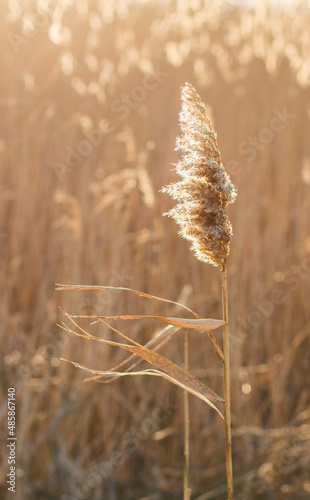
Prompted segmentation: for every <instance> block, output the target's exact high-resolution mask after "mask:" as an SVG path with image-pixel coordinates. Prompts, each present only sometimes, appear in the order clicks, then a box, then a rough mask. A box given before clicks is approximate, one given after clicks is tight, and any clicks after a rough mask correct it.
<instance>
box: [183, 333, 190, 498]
mask: <svg viewBox="0 0 310 500" xmlns="http://www.w3.org/2000/svg"><path fill="white" fill-rule="evenodd" d="M184 369H185V371H186V372H188V371H189V360H188V331H187V330H185V332H184ZM188 399H189V397H188V392H187V391H186V390H184V482H183V498H184V500H190V498H191V489H190V488H189V432H190V419H189V401H188Z"/></svg>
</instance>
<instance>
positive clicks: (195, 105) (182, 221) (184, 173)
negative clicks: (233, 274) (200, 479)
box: [165, 83, 236, 500]
mask: <svg viewBox="0 0 310 500" xmlns="http://www.w3.org/2000/svg"><path fill="white" fill-rule="evenodd" d="M181 100H182V111H181V113H180V127H181V137H180V138H178V139H177V149H178V150H181V151H182V158H181V160H180V161H179V162H178V164H177V166H176V171H177V173H178V174H179V175H180V176H181V177H182V180H181V181H179V182H176V183H174V184H171V185H170V186H168V187H167V188H165V191H166V192H168V193H169V194H170V195H171V196H172V197H173V198H174V199H176V200H178V202H179V203H178V204H177V206H176V207H174V208H173V209H172V210H171V211H170V212H169V214H168V215H170V216H171V217H173V218H174V219H175V221H176V222H177V223H178V224H179V226H180V235H181V236H183V237H185V238H186V239H188V240H189V241H191V243H192V247H191V248H192V250H193V251H194V253H195V255H196V257H197V258H198V259H199V260H201V261H202V262H208V263H210V264H212V265H214V266H216V267H218V268H220V269H221V271H222V302H223V320H224V321H225V323H224V326H223V344H224V425H225V441H226V469H227V489H228V495H229V500H233V472H232V455H231V409H230V373H229V331H228V299H227V271H226V261H227V256H228V254H229V249H230V239H231V235H232V226H231V224H230V222H229V220H228V218H227V215H226V207H227V205H228V204H229V203H232V202H233V201H234V200H235V197H236V190H235V188H234V186H233V184H232V183H231V181H230V178H229V176H228V174H227V173H226V171H225V169H224V167H223V165H222V162H221V155H220V152H219V149H218V145H217V136H216V132H215V130H214V128H213V126H212V124H211V122H210V120H209V118H208V117H207V115H206V110H205V106H204V104H203V102H202V100H201V98H200V96H199V94H198V93H197V92H196V90H195V89H194V87H193V86H192V85H190V84H189V83H186V84H185V86H184V87H183V88H182V91H181ZM185 407H186V405H185ZM186 417H187V416H186V414H185V419H186ZM186 425H189V424H188V423H187V422H185V433H186V432H187V431H188V430H187V428H186ZM186 477H187V470H185V478H186ZM185 480H186V479H185ZM185 480H184V481H185ZM184 495H186V493H185V491H184ZM184 498H185V497H184Z"/></svg>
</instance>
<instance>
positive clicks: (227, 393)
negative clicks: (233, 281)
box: [222, 269, 234, 500]
mask: <svg viewBox="0 0 310 500" xmlns="http://www.w3.org/2000/svg"><path fill="white" fill-rule="evenodd" d="M222 307H223V320H224V321H225V324H224V325H223V352H224V425H225V448H226V473H227V490H228V499H229V500H233V498H234V493H233V469H232V454H231V408H230V361H229V328H228V296H227V271H226V269H224V270H223V271H222Z"/></svg>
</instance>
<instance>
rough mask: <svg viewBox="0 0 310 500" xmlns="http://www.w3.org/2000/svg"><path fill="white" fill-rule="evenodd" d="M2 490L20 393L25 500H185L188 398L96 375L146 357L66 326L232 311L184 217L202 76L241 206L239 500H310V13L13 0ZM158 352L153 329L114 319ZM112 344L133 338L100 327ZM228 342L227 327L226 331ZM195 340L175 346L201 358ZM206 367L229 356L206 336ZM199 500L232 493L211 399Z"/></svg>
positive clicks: (237, 236) (202, 424)
mask: <svg viewBox="0 0 310 500" xmlns="http://www.w3.org/2000/svg"><path fill="white" fill-rule="evenodd" d="M0 20H1V21H0V23H1V30H0V33H1V35H0V37H1V59H0V65H1V82H0V86H1V94H0V107H1V122H0V127H1V136H0V137H1V139H0V155H1V170H0V202H1V211H0V259H1V273H0V287H1V302H0V304H1V305H0V311H1V322H0V329H1V333H0V342H1V361H0V370H1V440H2V447H1V468H0V472H1V498H10V495H11V494H8V492H7V484H6V480H7V477H6V474H7V472H8V464H7V454H8V451H7V448H6V446H5V443H6V437H7V390H8V388H9V387H15V388H16V405H17V438H18V440H17V492H16V494H15V498H16V500H21V499H23V500H24V499H32V500H33V499H46V500H47V499H49V500H54V499H62V500H73V499H77V500H88V499H89V500H95V499H96V500H97V499H107V500H116V499H121V500H123V499H134V500H137V499H142V498H143V499H144V500H146V499H148V500H158V499H167V500H168V499H181V498H182V469H183V417H182V401H183V395H182V391H181V390H180V389H178V388H176V387H174V386H172V385H171V384H169V382H167V381H164V380H161V379H159V378H152V377H147V378H142V377H129V378H123V379H121V380H118V381H115V382H113V383H111V384H97V383H83V380H84V378H85V372H83V371H82V370H79V369H78V368H75V367H74V366H72V365H69V364H67V363H65V362H63V361H60V359H59V358H60V357H62V358H66V359H69V360H74V361H77V362H79V363H82V364H84V365H86V366H88V367H90V368H93V369H97V370H100V369H109V368H111V367H112V366H113V365H115V364H116V362H118V361H121V360H122V359H124V353H122V352H120V351H119V350H118V349H115V348H112V347H111V348H108V347H107V346H104V345H103V344H95V343H90V342H85V340H83V339H78V338H77V337H74V336H70V335H69V334H67V333H65V332H63V331H62V330H61V329H60V328H59V326H57V324H58V323H60V322H61V321H62V320H64V319H65V318H64V315H63V312H62V309H65V310H67V311H68V312H69V313H72V314H86V313H87V314H117V313H123V314H126V313H127V314H128V313H132V314H133V313H137V314H138V313H140V314H143V313H144V314H169V315H172V316H173V315H174V316H176V315H177V314H182V312H180V310H179V309H177V308H175V307H173V306H171V305H169V304H165V305H163V304H160V303H158V302H152V301H150V300H147V299H143V298H138V297H136V296H132V295H130V294H129V293H127V292H121V291H116V292H115V291H114V292H113V293H112V292H100V291H99V292H87V291H84V292H82V291H66V292H60V291H55V283H68V284H88V285H111V286H124V287H131V288H135V289H139V290H142V291H144V292H147V293H151V294H154V295H158V296H161V297H165V298H169V299H172V300H176V301H180V302H182V303H183V304H185V305H187V306H189V307H191V308H192V309H194V310H195V311H196V312H197V313H198V314H200V315H201V316H204V317H215V318H220V317H221V289H220V283H221V276H220V273H219V271H218V270H217V269H215V268H212V267H210V266H208V265H205V264H202V263H200V262H198V261H197V260H196V259H195V257H194V256H193V254H192V253H191V251H190V250H189V244H188V242H187V241H185V240H182V239H181V238H180V237H179V236H178V235H177V231H178V229H177V227H176V225H175V224H174V222H173V221H172V220H171V219H169V218H168V217H163V215H162V214H163V213H164V212H167V211H168V210H169V209H170V208H171V207H172V206H173V202H172V200H171V199H169V197H168V196H167V195H165V194H163V193H160V192H159V191H160V189H161V188H162V187H163V186H165V185H167V184H168V183H170V182H171V181H174V180H176V178H177V177H176V174H175V172H174V171H173V163H176V161H177V160H178V158H179V153H178V152H175V151H174V147H175V139H176V136H177V135H178V134H179V129H178V113H179V111H180V91H179V89H180V86H182V85H183V84H184V82H186V81H189V82H191V83H192V84H193V85H194V86H195V87H196V89H197V91H198V92H199V93H200V95H201V97H202V99H203V100H204V102H205V103H206V106H207V110H208V113H209V115H210V116H211V118H212V120H213V123H214V126H215V128H216V130H217V133H218V142H219V147H220V150H221V153H222V160H223V163H224V165H225V166H226V168H227V170H228V172H229V173H230V175H231V179H232V181H233V182H234V184H235V186H236V188H237V189H238V198H237V200H236V202H235V204H234V205H232V206H231V207H230V208H229V217H230V219H231V221H232V224H233V227H234V237H233V240H232V245H231V254H230V257H229V265H228V274H229V295H230V311H229V314H230V323H231V337H232V340H231V342H232V359H231V363H232V412H233V415H232V424H233V460H234V472H235V488H236V498H237V499H238V500H246V499H248V500H252V499H254V500H256V499H270V500H271V499H277V500H278V499H281V500H282V499H287V500H292V499H294V500H299V499H302V500H303V499H306V498H309V497H310V479H309V478H310V473H309V471H310V451H309V450H310V446H309V445H310V443H309V439H310V386H309V384H310V378H309V359H310V358H309V356H310V337H309V332H310V312H309V291H310V234H309V229H310V217H309V210H310V143H309V137H310V88H309V86H310V59H309V56H310V10H309V3H308V2H306V1H298V2H286V3H275V2H271V3H268V2H258V3H241V2H236V1H233V0H231V1H229V0H228V1H224V0H214V1H210V2H209V1H208V2H207V1H203V0H158V1H156V2H155V1H134V0H114V1H113V0H93V1H86V0H77V1H75V2H73V1H69V0H53V1H50V2H48V1H44V2H34V1H31V0H29V1H27V0H14V1H13V0H10V1H8V2H6V1H2V2H1V4H0ZM114 325H115V326H116V327H117V328H121V329H122V331H124V332H125V333H126V334H128V335H130V336H131V337H132V338H133V339H135V340H138V341H139V342H146V341H148V340H149V339H150V338H151V337H152V336H153V335H154V333H156V332H157V331H158V325H157V324H155V323H154V322H152V321H148V322H142V323H141V322H140V323H137V324H130V325H127V324H126V325H124V324H122V325H121V324H120V323H114ZM93 331H95V332H96V334H98V336H105V338H111V339H112V338H115V335H114V336H113V335H112V334H111V333H109V332H108V331H107V330H106V329H105V328H103V327H102V326H101V327H99V326H98V325H95V326H94V327H93ZM215 335H216V337H217V339H218V341H219V342H220V341H221V332H220V331H216V332H215ZM182 342H183V338H182V333H178V334H177V335H175V336H174V338H173V339H172V340H171V342H170V343H168V344H167V345H166V346H164V347H163V348H162V349H161V351H160V352H161V353H162V354H164V355H165V356H167V357H169V358H170V359H172V360H173V361H174V362H176V363H178V364H180V365H181V366H182V363H183V347H182ZM190 371H191V373H192V374H193V375H195V376H196V377H198V378H199V379H200V380H201V381H203V382H204V383H205V384H206V385H208V386H209V387H211V388H212V389H213V390H214V391H216V392H218V393H219V394H222V364H221V361H220V360H219V358H218V356H217V354H216V352H215V351H214V348H213V346H212V344H211V343H210V341H209V339H208V337H207V336H201V334H198V333H195V332H190ZM190 414H191V424H192V425H191V441H190V448H191V487H192V490H193V498H195V499H198V498H199V499H200V500H208V499H218V500H224V499H226V495H225V481H226V478H225V447H224V433H223V428H222V424H221V422H220V421H219V418H218V416H217V414H216V413H215V412H214V411H212V410H211V409H210V408H209V407H207V406H206V405H205V404H204V403H203V402H202V401H200V400H197V399H195V398H194V397H192V396H191V397H190Z"/></svg>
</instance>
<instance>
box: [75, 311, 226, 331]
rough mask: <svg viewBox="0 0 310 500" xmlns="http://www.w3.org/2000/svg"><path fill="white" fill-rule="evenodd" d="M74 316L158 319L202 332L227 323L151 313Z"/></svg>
mask: <svg viewBox="0 0 310 500" xmlns="http://www.w3.org/2000/svg"><path fill="white" fill-rule="evenodd" d="M72 318H96V319H108V320H125V321H126V320H135V319H156V320H157V321H161V322H162V323H167V324H168V325H174V326H178V327H180V328H183V329H185V330H188V329H191V330H196V331H197V332H200V333H205V332H206V331H207V330H215V329H216V328H219V327H220V326H223V325H224V324H225V321H223V320H221V319H208V318H200V319H188V318H171V317H169V316H168V317H167V316H153V315H149V314H145V315H131V314H130V315H127V314H126V315H121V316H87V315H86V316H72Z"/></svg>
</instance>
